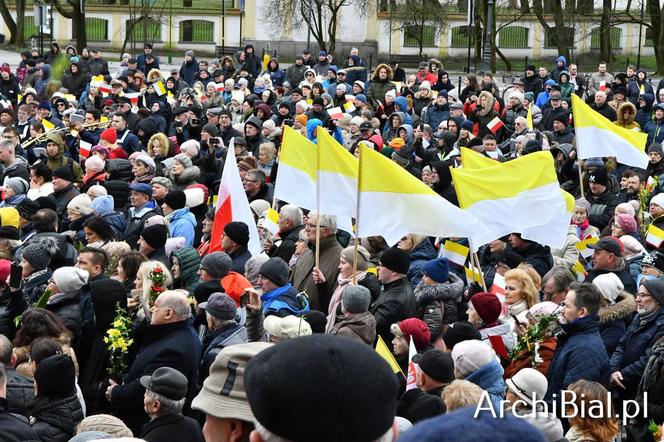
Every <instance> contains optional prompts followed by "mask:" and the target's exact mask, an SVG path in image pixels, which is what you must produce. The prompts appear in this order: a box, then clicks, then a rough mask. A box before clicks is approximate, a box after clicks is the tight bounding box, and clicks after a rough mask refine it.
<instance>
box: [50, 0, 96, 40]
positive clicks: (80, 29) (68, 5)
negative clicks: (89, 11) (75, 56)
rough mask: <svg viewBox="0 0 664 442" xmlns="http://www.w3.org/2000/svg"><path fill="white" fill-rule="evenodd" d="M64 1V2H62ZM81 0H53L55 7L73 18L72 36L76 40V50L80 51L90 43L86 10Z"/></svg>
mask: <svg viewBox="0 0 664 442" xmlns="http://www.w3.org/2000/svg"><path fill="white" fill-rule="evenodd" d="M60 1H62V4H61V3H60ZM81 6H83V5H82V2H80V1H79V0H53V7H54V8H55V9H56V10H57V11H58V12H59V13H60V14H61V15H62V16H63V17H66V18H68V19H70V20H71V25H72V26H71V27H72V37H73V39H74V41H76V50H77V51H78V52H79V53H80V52H81V51H82V50H83V48H84V47H86V46H87V45H88V35H87V32H86V30H85V10H83V9H81Z"/></svg>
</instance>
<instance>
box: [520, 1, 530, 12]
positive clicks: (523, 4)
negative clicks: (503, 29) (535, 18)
mask: <svg viewBox="0 0 664 442" xmlns="http://www.w3.org/2000/svg"><path fill="white" fill-rule="evenodd" d="M519 9H520V10H521V13H522V14H530V5H529V4H528V0H521V8H519Z"/></svg>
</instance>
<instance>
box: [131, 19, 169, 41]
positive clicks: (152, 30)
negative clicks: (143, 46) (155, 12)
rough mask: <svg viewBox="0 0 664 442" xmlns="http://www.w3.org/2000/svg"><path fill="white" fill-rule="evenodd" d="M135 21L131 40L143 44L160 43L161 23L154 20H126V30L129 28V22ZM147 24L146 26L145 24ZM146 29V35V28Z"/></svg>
mask: <svg viewBox="0 0 664 442" xmlns="http://www.w3.org/2000/svg"><path fill="white" fill-rule="evenodd" d="M132 21H135V22H136V26H134V30H133V32H132V38H131V40H134V41H140V42H145V41H150V42H154V41H162V39H161V23H160V22H158V21H156V20H151V19H147V20H139V19H136V20H127V22H126V25H127V29H129V27H130V26H131V22H132ZM145 22H147V26H146V23H145ZM146 27H147V33H146V32H145V31H146V29H145V28H146Z"/></svg>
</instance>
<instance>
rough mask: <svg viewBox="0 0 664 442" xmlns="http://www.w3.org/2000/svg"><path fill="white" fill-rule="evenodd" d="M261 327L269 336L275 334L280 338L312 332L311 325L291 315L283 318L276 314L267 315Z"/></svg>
mask: <svg viewBox="0 0 664 442" xmlns="http://www.w3.org/2000/svg"><path fill="white" fill-rule="evenodd" d="M263 328H265V331H266V332H268V333H269V334H270V336H276V337H278V338H279V339H280V340H283V339H293V338H297V337H299V336H307V335H310V334H312V333H313V332H312V330H311V326H310V325H309V323H308V322H307V321H305V320H304V318H300V317H298V316H292V315H289V316H286V317H283V318H281V317H279V316H277V315H268V316H267V317H266V318H265V320H264V321H263Z"/></svg>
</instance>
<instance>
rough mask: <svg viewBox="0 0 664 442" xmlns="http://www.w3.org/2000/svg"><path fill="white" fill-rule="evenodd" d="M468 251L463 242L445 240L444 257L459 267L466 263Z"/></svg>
mask: <svg viewBox="0 0 664 442" xmlns="http://www.w3.org/2000/svg"><path fill="white" fill-rule="evenodd" d="M468 253H470V249H469V248H468V247H466V246H464V245H463V244H459V243H456V242H454V241H450V240H449V239H448V240H446V241H445V253H444V256H445V258H447V259H448V260H449V261H450V262H453V263H454V264H456V265H458V266H459V267H463V266H464V264H465V263H466V259H468Z"/></svg>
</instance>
